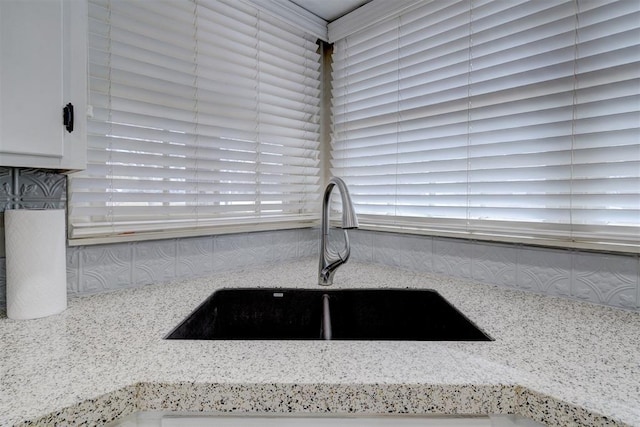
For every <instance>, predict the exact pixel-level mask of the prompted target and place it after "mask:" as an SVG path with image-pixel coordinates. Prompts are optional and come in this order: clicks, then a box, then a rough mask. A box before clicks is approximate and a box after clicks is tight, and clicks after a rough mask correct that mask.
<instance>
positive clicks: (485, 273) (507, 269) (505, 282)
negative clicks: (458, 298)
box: [471, 242, 517, 287]
mask: <svg viewBox="0 0 640 427" xmlns="http://www.w3.org/2000/svg"><path fill="white" fill-rule="evenodd" d="M472 254H473V256H472V269H471V270H472V274H473V278H474V279H475V280H478V281H480V282H485V283H491V284H495V285H500V286H509V287H516V266H517V251H516V248H515V247H514V246H512V245H498V244H491V243H480V242H478V243H475V244H474V245H473V251H472Z"/></svg>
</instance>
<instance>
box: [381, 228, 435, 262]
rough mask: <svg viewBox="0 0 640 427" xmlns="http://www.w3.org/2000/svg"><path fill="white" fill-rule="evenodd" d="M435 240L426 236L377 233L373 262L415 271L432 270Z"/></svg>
mask: <svg viewBox="0 0 640 427" xmlns="http://www.w3.org/2000/svg"><path fill="white" fill-rule="evenodd" d="M432 245H433V241H432V239H431V238H429V237H426V236H414V235H411V234H395V233H375V234H374V235H373V262H375V263H379V264H383V265H390V266H393V267H399V268H406V269H408V270H413V271H432V268H433V266H432V262H433V259H432V257H433V247H432Z"/></svg>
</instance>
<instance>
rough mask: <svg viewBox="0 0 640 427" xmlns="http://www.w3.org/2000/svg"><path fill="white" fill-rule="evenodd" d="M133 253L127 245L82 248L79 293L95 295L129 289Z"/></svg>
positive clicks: (129, 245) (131, 278)
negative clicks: (96, 293)
mask: <svg viewBox="0 0 640 427" xmlns="http://www.w3.org/2000/svg"><path fill="white" fill-rule="evenodd" d="M132 259H133V252H132V245H131V244H129V243H116V244H110V245H97V246H84V247H82V249H81V251H80V253H79V265H80V278H79V281H78V292H79V293H95V292H102V291H108V290H113V289H119V288H127V287H130V286H131V284H132V283H133V264H132Z"/></svg>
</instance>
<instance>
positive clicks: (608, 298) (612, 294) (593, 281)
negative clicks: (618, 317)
mask: <svg viewBox="0 0 640 427" xmlns="http://www.w3.org/2000/svg"><path fill="white" fill-rule="evenodd" d="M571 295H572V296H573V297H574V298H577V299H582V300H586V301H590V302H595V303H598V304H607V305H612V306H615V307H622V308H627V309H635V308H636V307H637V295H638V261H637V259H636V257H631V256H621V255H610V254H595V253H583V252H576V253H574V255H573V280H572V283H571Z"/></svg>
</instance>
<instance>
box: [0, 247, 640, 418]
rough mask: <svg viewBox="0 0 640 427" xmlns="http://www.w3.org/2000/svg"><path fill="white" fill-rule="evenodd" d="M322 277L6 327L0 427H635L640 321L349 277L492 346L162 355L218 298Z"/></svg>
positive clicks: (399, 275)
mask: <svg viewBox="0 0 640 427" xmlns="http://www.w3.org/2000/svg"><path fill="white" fill-rule="evenodd" d="M316 268H317V266H316V261H315V260H311V259H308V260H303V261H297V262H293V263H287V264H283V265H279V266H274V267H265V268H263V269H259V270H255V271H247V272H240V273H228V274H224V275H218V276H216V277H212V278H205V279H197V280H191V281H183V282H176V283H172V284H169V285H155V286H146V287H143V288H138V289H132V290H123V291H118V292H113V293H109V294H101V295H94V296H90V297H82V298H74V299H72V300H71V301H70V303H69V309H68V310H66V311H65V312H64V313H62V314H60V315H57V316H52V317H48V318H44V319H37V320H30V321H12V320H8V319H6V318H2V319H0V343H1V348H0V425H2V426H8V425H34V424H35V425H56V426H59V425H79V424H81V425H90V426H93V425H101V424H104V423H106V422H110V421H112V420H114V419H118V418H120V417H123V416H126V415H128V414H130V413H132V412H135V411H137V410H178V411H185V410H195V411H238V412H262V411H268V412H327V411H331V412H335V413H346V412H361V413H366V414H375V413H388V412H399V413H421V414H425V413H429V414H432V413H437V414H462V413H481V414H487V413H517V414H520V415H523V416H525V417H528V418H533V419H534V420H537V421H541V422H544V423H547V424H549V425H590V426H591V425H625V424H629V425H638V426H640V314H638V313H632V312H625V311H621V310H616V309H613V308H608V307H600V306H594V305H590V304H585V303H579V302H574V301H568V300H562V299H556V298H551V297H545V296H538V295H533V294H527V293H523V292H520V291H513V290H506V289H502V288H497V287H492V286H487V285H484V284H476V283H472V282H469V281H464V280H459V279H449V278H442V277H438V276H432V275H428V274H418V273H412V272H407V271H401V270H395V269H392V268H388V267H382V266H375V265H365V264H358V263H349V264H347V265H345V266H343V267H342V268H341V269H340V270H339V271H338V273H337V274H336V280H335V283H336V285H335V287H336V288H339V287H345V288H352V287H399V288H404V287H408V288H432V289H436V290H438V291H439V292H440V293H441V294H442V295H443V296H445V298H447V299H448V300H449V301H450V302H451V303H453V304H454V305H455V306H456V307H458V308H459V309H460V310H461V311H462V312H463V313H465V314H466V315H467V316H468V317H469V318H471V319H472V320H473V321H475V322H476V323H477V324H478V325H479V326H480V327H481V328H483V329H484V330H485V331H487V332H488V333H489V334H490V335H491V336H493V337H494V338H495V339H496V340H495V341H493V342H402V343H398V342H337V341H334V342H323V341H299V342H292V341H279V342H278V341H251V342H249V341H216V342H211V341H201V342H195V341H166V340H163V339H162V337H163V336H164V335H165V334H166V333H168V332H169V331H170V330H171V329H172V328H173V327H174V326H175V325H176V324H177V323H178V322H179V321H180V320H182V319H183V318H184V317H185V316H186V315H187V314H189V313H190V312H191V310H192V309H193V308H195V307H196V306H197V305H198V304H199V303H200V302H201V301H202V300H204V299H205V298H206V297H207V296H208V295H210V294H211V293H212V292H213V291H214V290H216V289H218V288H221V287H252V286H256V287H258V286H262V287H272V286H275V287H315V285H314V278H315V275H316Z"/></svg>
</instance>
